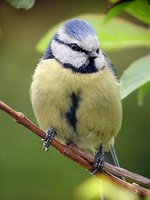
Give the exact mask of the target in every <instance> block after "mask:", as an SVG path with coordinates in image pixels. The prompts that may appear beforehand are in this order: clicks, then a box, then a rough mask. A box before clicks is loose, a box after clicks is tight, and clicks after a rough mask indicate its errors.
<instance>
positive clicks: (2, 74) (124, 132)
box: [0, 0, 150, 200]
mask: <svg viewBox="0 0 150 200" xmlns="http://www.w3.org/2000/svg"><path fill="white" fill-rule="evenodd" d="M104 6H105V2H104V1H98V0H92V1H90V0H86V1H85V0H83V1H79V0H77V1H73V0H66V1H46V0H45V1H38V0H37V1H36V3H35V5H34V6H33V7H32V8H31V9H30V10H28V11H25V10H17V9H15V8H13V7H11V6H10V5H9V4H8V3H6V2H5V1H0V28H1V29H2V32H3V35H2V37H1V38H0V100H2V101H4V102H6V103H7V104H8V105H10V106H12V107H13V108H14V109H16V110H18V111H21V112H23V113H24V114H25V115H26V116H27V117H29V118H30V119H31V120H32V121H33V122H35V123H36V120H35V117H34V114H33V110H32V107H31V102H30V97H29V88H30V83H31V78H32V74H33V72H34V68H35V66H36V65H37V63H38V61H39V59H40V57H41V55H40V54H39V53H38V52H37V51H36V49H35V46H36V44H37V42H38V41H39V40H40V39H41V37H42V36H43V35H44V34H45V33H46V32H47V31H48V30H49V29H50V27H52V26H53V25H54V24H56V23H58V22H60V21H62V20H65V19H67V18H71V17H74V16H75V15H78V14H83V13H102V12H103V10H104ZM121 17H123V18H128V20H130V21H134V22H136V21H135V20H134V19H133V18H130V17H129V16H127V15H121ZM148 53H149V49H148V48H130V49H124V50H118V51H115V52H107V54H108V55H109V56H110V58H111V59H112V61H113V63H114V64H115V66H116V68H117V70H118V72H119V74H120V75H121V74H122V72H123V70H124V69H125V68H126V67H127V66H129V64H131V63H132V62H133V61H134V60H136V59H137V58H140V57H142V56H144V55H147V54H148ZM123 111H124V112H123V113H124V114H123V124H122V129H121V131H120V134H119V135H118V137H117V138H116V144H115V146H116V151H117V154H118V157H119V160H120V163H121V166H122V167H124V168H126V169H128V170H130V171H133V172H136V173H138V174H141V175H144V176H147V177H150V167H149V166H150V156H149V152H150V95H147V97H146V99H145V101H144V105H143V106H142V107H139V106H138V105H137V93H136V92H134V93H133V94H131V95H130V96H128V97H127V98H126V99H125V100H123ZM89 177H90V174H89V173H88V172H86V171H85V170H84V169H83V168H82V167H80V166H78V165H77V164H76V163H74V162H72V161H70V160H69V159H67V158H65V157H64V156H62V155H60V154H59V153H58V152H57V151H56V150H55V149H53V148H51V149H50V151H49V152H48V153H45V152H44V151H42V142H41V140H40V139H39V138H38V137H36V136H35V135H33V134H32V133H31V132H30V131H29V130H27V129H25V128H24V127H22V126H20V125H18V124H15V122H14V121H13V120H12V119H10V117H9V116H7V115H6V114H5V113H3V112H1V111H0V199H3V200H10V199H11V200H17V199H22V200H26V199H29V200H34V199H36V200H48V199H52V200H59V199H64V200H69V199H73V197H74V192H75V190H76V188H77V186H78V185H80V184H81V183H82V182H83V181H84V180H86V179H88V178H89Z"/></svg>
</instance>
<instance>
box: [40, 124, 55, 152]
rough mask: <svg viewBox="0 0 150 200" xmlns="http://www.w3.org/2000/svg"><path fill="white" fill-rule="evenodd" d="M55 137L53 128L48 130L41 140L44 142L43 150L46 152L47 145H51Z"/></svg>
mask: <svg viewBox="0 0 150 200" xmlns="http://www.w3.org/2000/svg"><path fill="white" fill-rule="evenodd" d="M55 135H56V130H55V129H54V128H50V129H48V131H47V132H46V136H45V138H44V139H43V141H44V143H43V150H45V151H48V149H49V145H50V144H51V142H52V140H53V139H54V137H55Z"/></svg>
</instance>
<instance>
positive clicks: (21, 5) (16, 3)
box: [7, 0, 35, 10]
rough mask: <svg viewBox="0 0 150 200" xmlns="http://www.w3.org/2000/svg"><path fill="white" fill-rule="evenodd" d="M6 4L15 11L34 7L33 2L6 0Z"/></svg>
mask: <svg viewBox="0 0 150 200" xmlns="http://www.w3.org/2000/svg"><path fill="white" fill-rule="evenodd" d="M7 2H9V3H10V4H11V5H12V6H14V7H15V8H17V9H19V8H24V9H26V10H28V9H30V8H31V7H32V6H33V5H34V3H35V0H7Z"/></svg>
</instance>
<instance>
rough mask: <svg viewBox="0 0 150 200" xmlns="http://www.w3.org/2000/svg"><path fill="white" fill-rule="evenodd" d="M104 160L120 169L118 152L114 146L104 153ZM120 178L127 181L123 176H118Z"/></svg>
mask: <svg viewBox="0 0 150 200" xmlns="http://www.w3.org/2000/svg"><path fill="white" fill-rule="evenodd" d="M104 158H105V161H106V162H108V163H109V164H112V165H114V166H116V167H120V164H119V161H118V158H117V155H116V151H115V148H114V146H113V145H111V147H110V149H109V151H108V152H105V153H104ZM118 178H120V179H122V180H125V178H124V177H121V176H118Z"/></svg>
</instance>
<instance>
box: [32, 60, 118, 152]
mask: <svg viewBox="0 0 150 200" xmlns="http://www.w3.org/2000/svg"><path fill="white" fill-rule="evenodd" d="M72 93H74V94H76V95H78V96H79V99H80V101H79V105H78V108H77V110H76V118H77V124H76V130H74V129H73V128H72V127H71V126H70V124H69V123H68V121H67V119H66V117H65V113H67V112H68V110H69V109H70V107H71V100H70V96H71V94H72ZM31 101H32V105H33V109H34V113H35V116H36V119H37V121H38V123H39V125H40V127H41V128H42V129H43V130H47V129H48V128H50V127H54V128H56V130H57V138H58V139H59V140H60V141H61V142H65V141H66V140H67V139H68V138H70V139H72V140H73V141H74V142H75V143H76V144H77V145H78V146H80V147H82V148H89V147H90V148H96V147H98V146H99V144H100V143H103V144H106V145H107V143H109V142H110V141H111V140H112V139H113V137H114V136H115V135H116V134H117V133H118V131H119V129H120V126H121V120H122V107H121V103H120V92H119V87H118V85H117V83H116V81H115V80H114V77H113V76H112V74H111V72H110V70H109V69H108V68H107V67H105V68H104V69H103V71H100V72H97V73H91V74H81V73H75V72H72V70H70V69H65V68H64V67H63V66H62V65H61V64H60V63H58V62H57V61H56V60H55V59H49V60H43V61H41V62H40V63H39V65H38V66H37V68H36V70H35V74H34V76H33V81H32V85H31Z"/></svg>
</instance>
